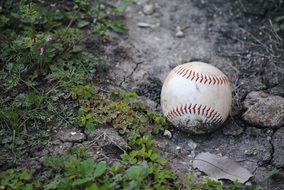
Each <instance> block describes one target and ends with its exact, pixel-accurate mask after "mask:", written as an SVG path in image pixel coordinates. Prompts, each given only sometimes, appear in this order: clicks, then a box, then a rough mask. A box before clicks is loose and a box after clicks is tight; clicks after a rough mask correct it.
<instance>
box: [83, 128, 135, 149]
mask: <svg viewBox="0 0 284 190" xmlns="http://www.w3.org/2000/svg"><path fill="white" fill-rule="evenodd" d="M85 133H86V134H87V137H88V140H89V141H94V142H96V143H97V144H98V145H99V146H101V147H103V148H104V149H109V150H110V149H111V147H116V148H118V149H120V150H121V151H126V150H129V149H130V147H129V145H128V144H127V142H126V140H125V139H124V138H122V137H121V136H120V135H119V134H118V132H117V130H115V129H114V128H112V127H101V128H97V129H96V130H94V131H85Z"/></svg>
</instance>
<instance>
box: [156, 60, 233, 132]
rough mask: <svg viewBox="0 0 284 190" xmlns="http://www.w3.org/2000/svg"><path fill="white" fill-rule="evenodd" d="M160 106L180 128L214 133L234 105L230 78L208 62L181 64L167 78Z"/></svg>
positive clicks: (188, 130)
mask: <svg viewBox="0 0 284 190" xmlns="http://www.w3.org/2000/svg"><path fill="white" fill-rule="evenodd" d="M161 106H162V111H163V114H164V115H165V116H166V117H167V118H168V119H169V121H171V122H172V123H173V124H174V125H175V126H177V127H178V128H180V129H182V130H184V131H187V132H190V133H195V134H202V133H208V132H212V131H213V130H214V129H216V128H218V127H220V126H221V124H222V123H223V122H224V121H225V120H226V118H227V117H228V115H229V113H230V110H231V107H232V91H231V85H230V81H229V78H228V77H227V76H226V75H225V74H224V73H223V72H222V71H220V70H219V69H218V68H216V67H214V66H212V65H209V64H207V63H203V62H190V63H186V64H182V65H179V66H177V67H175V68H174V69H173V70H172V71H171V72H170V73H169V75H168V76H167V78H166V79H165V81H164V84H163V87H162V92H161Z"/></svg>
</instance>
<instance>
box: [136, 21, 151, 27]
mask: <svg viewBox="0 0 284 190" xmlns="http://www.w3.org/2000/svg"><path fill="white" fill-rule="evenodd" d="M137 26H138V27H139V28H152V27H153V26H152V25H151V24H148V23H146V22H139V23H138V24H137Z"/></svg>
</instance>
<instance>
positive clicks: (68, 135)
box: [56, 128, 86, 142]
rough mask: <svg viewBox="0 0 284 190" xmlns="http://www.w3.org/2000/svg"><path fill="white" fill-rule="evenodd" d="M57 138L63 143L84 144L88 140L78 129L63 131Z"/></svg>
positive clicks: (65, 129)
mask: <svg viewBox="0 0 284 190" xmlns="http://www.w3.org/2000/svg"><path fill="white" fill-rule="evenodd" d="M56 137H57V138H58V139H59V140H61V141H62V142H83V141H84V140H85V139H86V137H85V134H84V133H81V132H80V131H79V129H76V128H64V129H61V130H60V131H59V132H58V133H57V134H56Z"/></svg>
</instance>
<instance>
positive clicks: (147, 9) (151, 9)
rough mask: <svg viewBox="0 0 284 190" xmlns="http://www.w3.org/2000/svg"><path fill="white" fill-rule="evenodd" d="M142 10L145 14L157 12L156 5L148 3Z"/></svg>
mask: <svg viewBox="0 0 284 190" xmlns="http://www.w3.org/2000/svg"><path fill="white" fill-rule="evenodd" d="M142 11H143V13H144V14H145V15H151V14H153V13H154V12H155V6H154V5H153V4H146V5H144V6H143V10H142Z"/></svg>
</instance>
